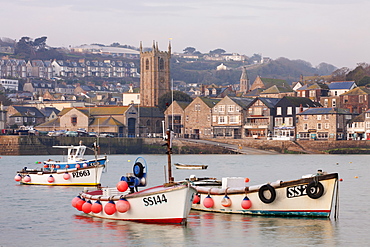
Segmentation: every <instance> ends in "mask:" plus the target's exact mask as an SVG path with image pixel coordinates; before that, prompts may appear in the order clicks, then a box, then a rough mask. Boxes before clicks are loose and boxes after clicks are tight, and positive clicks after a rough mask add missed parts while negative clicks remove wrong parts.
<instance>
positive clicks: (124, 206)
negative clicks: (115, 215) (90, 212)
mask: <svg viewBox="0 0 370 247" xmlns="http://www.w3.org/2000/svg"><path fill="white" fill-rule="evenodd" d="M116 209H117V211H118V212H120V213H126V212H127V211H128V210H129V209H130V203H129V202H128V201H127V200H126V199H125V198H121V199H119V201H118V202H117V203H116Z"/></svg>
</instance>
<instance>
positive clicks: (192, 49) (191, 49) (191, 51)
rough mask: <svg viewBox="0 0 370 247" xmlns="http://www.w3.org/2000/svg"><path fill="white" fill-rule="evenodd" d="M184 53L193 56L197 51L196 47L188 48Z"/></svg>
mask: <svg viewBox="0 0 370 247" xmlns="http://www.w3.org/2000/svg"><path fill="white" fill-rule="evenodd" d="M183 51H184V53H186V54H193V53H194V52H195V51H196V49H195V48H194V47H186V48H185V49H184V50H183Z"/></svg>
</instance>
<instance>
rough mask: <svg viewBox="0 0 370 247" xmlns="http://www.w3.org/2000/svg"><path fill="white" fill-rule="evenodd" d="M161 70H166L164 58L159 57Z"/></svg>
mask: <svg viewBox="0 0 370 247" xmlns="http://www.w3.org/2000/svg"><path fill="white" fill-rule="evenodd" d="M158 64H159V70H164V60H163V58H160V57H159V58H158Z"/></svg>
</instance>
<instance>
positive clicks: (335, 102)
mask: <svg viewBox="0 0 370 247" xmlns="http://www.w3.org/2000/svg"><path fill="white" fill-rule="evenodd" d="M331 106H332V107H336V106H337V100H336V99H333V100H332V101H331Z"/></svg>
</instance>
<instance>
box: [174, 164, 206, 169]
mask: <svg viewBox="0 0 370 247" xmlns="http://www.w3.org/2000/svg"><path fill="white" fill-rule="evenodd" d="M173 165H174V166H175V167H176V169H185V170H202V169H203V170H204V169H207V167H208V165H185V164H180V163H175V164H173Z"/></svg>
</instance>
